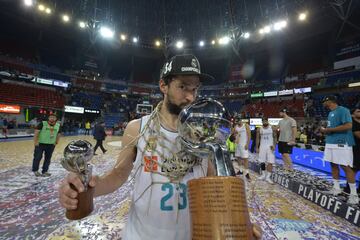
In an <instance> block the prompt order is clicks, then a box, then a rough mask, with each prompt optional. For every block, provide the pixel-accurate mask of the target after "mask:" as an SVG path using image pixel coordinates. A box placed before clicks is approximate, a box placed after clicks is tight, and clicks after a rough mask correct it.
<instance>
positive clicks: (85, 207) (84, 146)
mask: <svg viewBox="0 0 360 240" xmlns="http://www.w3.org/2000/svg"><path fill="white" fill-rule="evenodd" d="M93 155H94V151H93V148H92V145H91V143H89V142H88V141H85V140H76V141H72V142H70V143H69V144H68V145H67V146H66V147H65V149H64V157H63V158H62V159H61V165H62V166H63V167H64V168H65V169H66V170H68V171H70V172H74V173H76V174H77V175H78V176H79V177H80V179H81V182H82V183H83V185H84V187H85V190H84V191H83V192H81V193H79V194H78V196H77V200H78V207H77V209H75V210H67V211H66V217H67V218H68V219H71V220H76V219H81V218H84V217H86V216H88V215H89V214H90V213H91V212H92V210H93V209H94V205H93V194H94V188H92V187H90V186H89V181H90V179H91V174H92V166H91V165H90V164H89V162H90V160H91V158H92V157H93ZM70 186H71V188H73V189H74V190H76V188H75V186H73V185H72V184H71V185H70ZM76 191H77V190H76Z"/></svg>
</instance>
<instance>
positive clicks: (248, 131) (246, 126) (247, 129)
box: [245, 123, 251, 147]
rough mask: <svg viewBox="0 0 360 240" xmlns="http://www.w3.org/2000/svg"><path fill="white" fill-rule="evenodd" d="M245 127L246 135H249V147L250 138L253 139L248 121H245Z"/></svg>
mask: <svg viewBox="0 0 360 240" xmlns="http://www.w3.org/2000/svg"><path fill="white" fill-rule="evenodd" d="M245 128H246V137H247V141H246V146H248V147H249V145H250V140H251V131H250V127H249V125H248V124H247V123H245Z"/></svg>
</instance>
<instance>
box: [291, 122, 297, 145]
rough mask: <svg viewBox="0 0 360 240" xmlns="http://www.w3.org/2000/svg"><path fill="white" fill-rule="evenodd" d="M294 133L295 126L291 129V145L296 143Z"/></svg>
mask: <svg viewBox="0 0 360 240" xmlns="http://www.w3.org/2000/svg"><path fill="white" fill-rule="evenodd" d="M296 131H297V128H296V126H293V127H291V132H292V134H291V142H293V143H295V141H296Z"/></svg>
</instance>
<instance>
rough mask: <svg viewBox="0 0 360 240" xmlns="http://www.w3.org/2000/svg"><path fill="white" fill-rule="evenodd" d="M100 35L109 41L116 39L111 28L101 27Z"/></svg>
mask: <svg viewBox="0 0 360 240" xmlns="http://www.w3.org/2000/svg"><path fill="white" fill-rule="evenodd" d="M100 35H101V36H102V37H103V38H107V39H110V38H113V37H114V31H113V30H111V29H110V28H108V27H105V26H103V27H101V28H100Z"/></svg>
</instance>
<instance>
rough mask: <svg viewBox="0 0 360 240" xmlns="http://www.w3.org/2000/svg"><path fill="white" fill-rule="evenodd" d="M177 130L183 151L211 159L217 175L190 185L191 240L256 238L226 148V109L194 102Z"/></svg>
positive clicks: (228, 124) (228, 127)
mask: <svg viewBox="0 0 360 240" xmlns="http://www.w3.org/2000/svg"><path fill="white" fill-rule="evenodd" d="M178 131H179V136H180V143H181V147H182V148H183V150H184V151H185V152H187V153H188V154H190V155H194V156H196V157H198V158H208V159H209V160H210V161H209V164H211V165H212V169H214V172H215V175H216V176H212V177H204V178H200V179H193V180H190V181H189V182H188V189H189V190H188V194H189V206H190V213H191V223H192V239H193V240H215V239H216V240H217V239H253V235H252V225H251V223H250V218H249V213H248V209H247V203H246V194H245V184H244V180H243V179H241V178H237V177H235V170H234V167H233V165H232V162H231V159H230V154H229V152H228V150H227V147H226V140H227V138H228V137H229V136H230V134H231V122H230V116H229V114H228V112H227V111H226V109H225V108H224V106H223V105H222V104H221V103H220V102H218V101H215V100H212V99H204V100H199V101H197V102H195V103H194V104H192V105H191V106H189V107H187V108H185V109H183V110H182V112H181V113H180V115H179V126H178Z"/></svg>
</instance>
